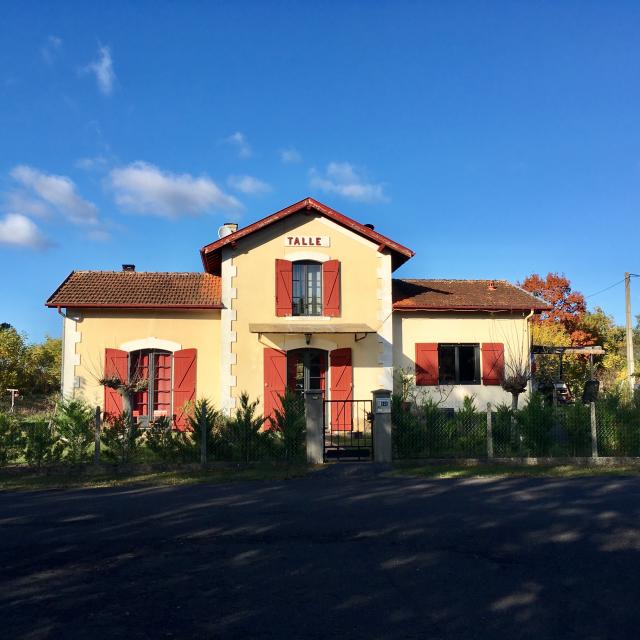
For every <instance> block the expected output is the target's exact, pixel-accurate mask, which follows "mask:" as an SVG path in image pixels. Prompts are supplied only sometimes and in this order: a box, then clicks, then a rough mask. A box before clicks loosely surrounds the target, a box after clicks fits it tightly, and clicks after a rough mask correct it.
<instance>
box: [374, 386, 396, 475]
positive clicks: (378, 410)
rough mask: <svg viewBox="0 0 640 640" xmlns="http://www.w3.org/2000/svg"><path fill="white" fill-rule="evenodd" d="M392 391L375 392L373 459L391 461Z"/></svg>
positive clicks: (387, 462) (386, 462)
mask: <svg viewBox="0 0 640 640" xmlns="http://www.w3.org/2000/svg"><path fill="white" fill-rule="evenodd" d="M391 456H392V453H391V391H388V390H387V389H378V390H377V391H374V392H373V459H374V460H375V461H376V462H384V463H385V464H389V463H390V462H391Z"/></svg>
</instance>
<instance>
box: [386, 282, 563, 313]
mask: <svg viewBox="0 0 640 640" xmlns="http://www.w3.org/2000/svg"><path fill="white" fill-rule="evenodd" d="M393 308H394V309H397V310H402V309H406V310H409V311H410V310H436V311H447V310H451V311H499V310H503V311H507V310H513V311H516V310H517V311H525V310H531V309H534V310H536V311H543V310H545V309H550V308H551V307H550V306H549V305H548V304H547V303H546V302H545V301H544V300H542V299H541V298H538V297H536V296H534V295H532V294H530V293H528V292H527V291H524V290H523V289H520V288H519V287H516V286H514V285H512V284H510V283H508V282H506V281H505V280H394V281H393Z"/></svg>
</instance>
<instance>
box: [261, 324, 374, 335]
mask: <svg viewBox="0 0 640 640" xmlns="http://www.w3.org/2000/svg"><path fill="white" fill-rule="evenodd" d="M249 331H251V333H288V334H292V333H302V334H307V333H375V329H372V328H371V327H370V326H369V325H368V324H360V323H340V324H336V323H332V324H324V323H322V324H320V323H314V324H311V323H309V322H288V323H274V324H254V323H251V324H249Z"/></svg>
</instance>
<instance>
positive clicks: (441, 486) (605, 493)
mask: <svg viewBox="0 0 640 640" xmlns="http://www.w3.org/2000/svg"><path fill="white" fill-rule="evenodd" d="M639 490H640V479H638V478H606V477H601V478H580V479H571V480H566V479H557V480H556V479H545V478H527V479H475V480H470V479H469V480H420V479H409V478H385V477H380V476H378V475H376V473H375V472H374V469H373V468H372V467H370V466H368V465H361V466H360V467H353V466H349V465H344V466H335V467H333V468H330V469H328V470H326V471H324V470H323V471H320V472H318V473H316V474H313V475H311V476H309V477H306V478H303V479H297V480H291V481H285V482H273V483H258V482H254V483H241V484H228V485H191V486H178V487H159V488H149V487H132V488H118V489H85V490H66V491H42V492H26V493H10V492H7V493H3V494H0V534H1V537H0V539H1V541H2V543H1V545H0V576H1V577H0V619H1V620H2V630H3V631H2V634H3V636H4V637H7V638H56V637H58V638H92V640H95V639H98V638H115V637H128V638H164V637H181V638H186V637H243V638H262V637H264V638H280V637H291V638H325V637H340V638H363V637H367V638H375V639H396V638H397V639H400V638H425V637H428V638H531V637H536V638H574V637H575V638H611V637H615V638H617V639H620V638H637V625H638V623H639V622H640V615H639V614H638V612H637V610H638V606H637V601H638V597H639V596H640V589H639V588H638V580H637V573H638V569H639V563H638V549H639V547H640V528H639V526H638V522H639V520H638V515H639V507H640V505H639V503H638V493H639Z"/></svg>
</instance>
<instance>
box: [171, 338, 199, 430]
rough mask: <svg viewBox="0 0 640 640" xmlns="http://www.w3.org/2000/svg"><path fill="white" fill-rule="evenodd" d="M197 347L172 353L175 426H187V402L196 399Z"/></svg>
mask: <svg viewBox="0 0 640 640" xmlns="http://www.w3.org/2000/svg"><path fill="white" fill-rule="evenodd" d="M197 355H198V350H197V349H182V351H176V352H175V353H174V354H173V414H174V416H175V426H176V427H177V428H178V429H180V430H181V431H184V430H185V429H186V428H187V425H188V420H187V407H186V406H185V405H186V404H187V403H188V402H191V401H193V400H195V399H196V371H197Z"/></svg>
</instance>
